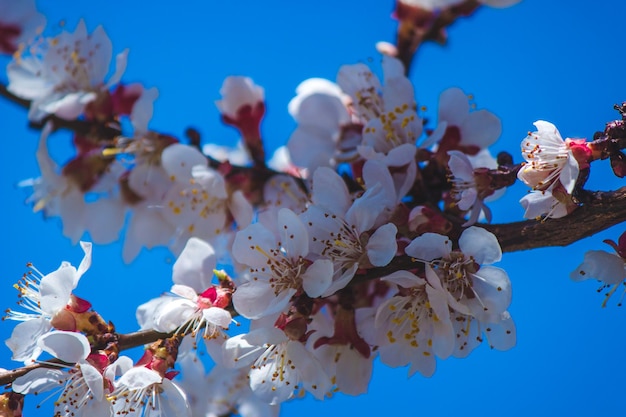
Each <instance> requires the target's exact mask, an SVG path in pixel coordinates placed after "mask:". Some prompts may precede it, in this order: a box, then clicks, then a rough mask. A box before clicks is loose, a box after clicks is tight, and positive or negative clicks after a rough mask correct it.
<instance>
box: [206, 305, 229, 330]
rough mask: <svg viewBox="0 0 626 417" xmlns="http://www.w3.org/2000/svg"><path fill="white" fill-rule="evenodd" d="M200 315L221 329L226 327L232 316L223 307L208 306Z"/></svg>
mask: <svg viewBox="0 0 626 417" xmlns="http://www.w3.org/2000/svg"><path fill="white" fill-rule="evenodd" d="M202 317H203V318H204V319H205V320H206V321H208V322H209V323H213V324H215V325H217V326H219V327H221V328H223V329H228V326H230V323H231V321H232V320H233V318H232V317H231V315H230V313H229V312H228V311H226V310H224V309H223V308H217V307H209V308H205V309H204V310H202Z"/></svg>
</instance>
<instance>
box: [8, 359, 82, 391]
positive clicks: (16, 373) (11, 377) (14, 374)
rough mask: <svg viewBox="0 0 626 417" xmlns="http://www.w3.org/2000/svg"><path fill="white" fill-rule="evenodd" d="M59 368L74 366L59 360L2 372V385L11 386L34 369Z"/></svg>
mask: <svg viewBox="0 0 626 417" xmlns="http://www.w3.org/2000/svg"><path fill="white" fill-rule="evenodd" d="M59 366H61V367H63V366H72V364H71V363H67V362H63V361H62V360H59V359H51V360H49V361H46V362H45V363H44V362H40V363H34V364H32V365H26V366H23V367H21V368H17V369H13V370H10V371H6V372H2V373H0V385H7V384H10V383H11V382H13V381H15V380H16V379H17V378H19V377H21V376H24V375H26V374H27V373H29V372H30V371H32V370H33V369H37V368H54V369H58V368H59Z"/></svg>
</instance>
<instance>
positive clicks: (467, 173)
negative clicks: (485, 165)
mask: <svg viewBox="0 0 626 417" xmlns="http://www.w3.org/2000/svg"><path fill="white" fill-rule="evenodd" d="M448 155H450V160H449V161H448V168H450V173H451V174H452V176H453V177H455V178H459V179H462V180H465V181H472V182H473V181H474V167H472V163H471V162H470V160H469V158H468V157H467V155H465V154H464V153H463V152H459V151H448Z"/></svg>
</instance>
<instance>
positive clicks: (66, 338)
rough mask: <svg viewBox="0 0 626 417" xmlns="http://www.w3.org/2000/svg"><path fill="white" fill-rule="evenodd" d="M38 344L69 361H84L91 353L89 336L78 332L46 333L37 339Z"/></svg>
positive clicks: (46, 350) (50, 352)
mask: <svg viewBox="0 0 626 417" xmlns="http://www.w3.org/2000/svg"><path fill="white" fill-rule="evenodd" d="M37 345H38V346H39V347H40V348H41V349H42V350H44V351H45V352H48V353H49V354H51V355H52V356H54V357H55V358H58V359H60V360H62V361H63V362H68V363H76V362H80V361H83V360H85V359H86V358H87V356H89V353H91V346H90V345H89V341H88V340H87V337H85V335H83V334H82V333H76V332H64V331H55V332H51V333H46V334H44V335H43V336H41V337H40V338H39V339H38V340H37Z"/></svg>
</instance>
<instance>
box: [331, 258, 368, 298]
mask: <svg viewBox="0 0 626 417" xmlns="http://www.w3.org/2000/svg"><path fill="white" fill-rule="evenodd" d="M358 269H359V264H358V263H354V264H353V265H351V266H350V267H349V268H347V269H346V270H345V271H343V273H342V274H341V275H340V276H339V277H338V278H335V277H333V278H334V280H333V283H332V284H331V285H330V287H328V289H327V290H326V291H325V292H324V294H322V297H328V296H330V295H332V294H334V293H336V292H337V291H339V290H340V289H342V288H344V287H345V286H346V285H348V284H349V283H350V281H351V280H352V278H353V277H354V274H356V271H357V270H358Z"/></svg>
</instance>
